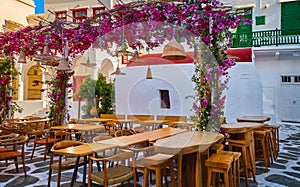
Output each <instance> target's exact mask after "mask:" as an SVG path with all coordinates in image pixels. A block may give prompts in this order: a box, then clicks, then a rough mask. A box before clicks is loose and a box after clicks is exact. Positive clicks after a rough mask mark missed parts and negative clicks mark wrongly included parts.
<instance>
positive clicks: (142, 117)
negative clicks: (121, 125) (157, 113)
mask: <svg viewBox="0 0 300 187" xmlns="http://www.w3.org/2000/svg"><path fill="white" fill-rule="evenodd" d="M127 119H133V120H135V123H141V122H143V121H147V120H154V115H140V114H136V115H127Z"/></svg>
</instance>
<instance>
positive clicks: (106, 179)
mask: <svg viewBox="0 0 300 187" xmlns="http://www.w3.org/2000/svg"><path fill="white" fill-rule="evenodd" d="M261 118H263V119H261ZM261 118H258V117H254V119H256V120H257V121H253V118H251V116H249V117H243V118H238V120H237V122H235V123H226V119H224V117H223V118H221V120H222V123H223V125H222V126H221V129H220V132H205V131H195V130H194V129H195V121H192V120H188V119H189V118H187V117H186V116H152V115H113V114H109V115H102V116H100V118H90V119H82V120H78V119H72V120H71V123H70V124H66V125H62V126H54V127H50V128H46V127H47V126H48V125H46V123H48V122H46V120H45V119H35V120H32V119H30V120H28V121H30V123H29V122H28V121H25V120H23V121H21V122H19V121H17V120H15V121H11V122H10V123H5V124H3V125H1V126H2V127H10V128H15V124H20V123H22V125H24V123H26V124H28V125H30V124H42V125H41V126H42V127H43V129H40V130H36V133H33V134H26V133H25V134H23V133H21V131H14V132H10V131H4V130H0V133H1V136H0V138H1V139H0V146H1V149H0V159H1V160H2V161H1V165H3V166H7V165H8V164H10V162H8V160H9V159H12V158H15V157H10V156H9V155H11V153H13V152H14V151H16V152H18V153H19V156H20V157H21V158H22V163H23V170H24V176H25V177H26V175H27V174H26V170H27V169H28V168H27V167H26V166H25V163H30V162H31V161H30V160H35V159H36V158H38V157H39V158H40V157H41V156H42V157H43V160H44V161H45V166H44V171H45V172H46V173H48V174H49V176H48V179H49V181H48V186H53V185H57V186H60V184H61V182H65V181H62V180H61V178H62V175H61V173H62V172H63V171H64V170H67V171H68V172H70V173H71V174H70V176H72V178H69V181H68V182H70V186H73V185H74V184H78V183H82V186H93V185H92V184H99V185H103V186H110V185H112V184H119V183H124V182H125V183H126V182H128V183H133V185H134V186H136V185H137V184H140V185H142V186H149V182H150V181H153V180H155V186H157V187H161V186H163V185H166V184H169V185H170V186H172V187H173V186H179V187H180V186H208V187H209V186H218V185H224V186H226V187H229V186H230V187H231V186H243V185H241V182H240V181H241V179H242V180H243V181H244V184H245V186H247V187H248V186H250V184H252V183H254V184H255V183H256V182H257V178H256V173H257V168H256V164H257V162H259V161H260V160H262V161H263V163H264V166H265V171H266V172H268V168H269V167H272V163H273V162H274V161H275V160H276V159H277V158H278V155H279V126H273V125H269V124H267V121H268V120H269V118H266V117H264V116H262V117H261ZM247 119H249V121H247ZM240 120H242V122H239V121H240ZM260 120H261V121H260ZM33 121H37V122H36V123H35V122H33ZM41 121H45V122H43V123H42V122H41ZM107 123H109V127H108V126H107ZM187 126H188V127H189V128H186V127H187ZM137 127H139V128H140V129H143V130H140V131H135V130H134V129H137ZM16 129H18V128H16ZM16 129H15V130H16ZM16 132H18V133H16ZM259 134H261V136H259ZM39 137H42V139H39ZM8 142H15V143H16V144H22V145H23V147H22V146H13V147H11V148H10V147H9V145H12V144H11V143H8ZM38 144H40V145H44V146H39V145H38ZM25 146H29V147H30V149H29V150H31V156H29V157H28V156H27V157H26V161H25V160H24V159H25V157H24V154H25V153H24V147H25ZM27 151H28V149H27ZM63 158H64V159H63ZM122 160H123V161H122ZM124 160H126V161H124ZM15 161H16V159H15ZM121 161H122V162H121ZM20 168H21V167H19V166H18V165H17V164H16V168H15V169H16V171H17V172H18V170H19V169H20ZM52 170H57V173H58V174H57V176H56V177H55V178H56V182H53V180H52V179H53V177H52V176H53V174H54V173H53V172H52ZM79 171H80V172H81V173H82V178H80V179H79V180H78V179H77V178H78V173H79ZM139 173H142V174H143V175H142V176H144V177H142V178H141V177H140V174H139ZM219 174H221V175H219ZM51 178H52V179H51ZM140 180H142V181H143V183H140Z"/></svg>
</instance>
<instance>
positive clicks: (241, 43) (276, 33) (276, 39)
mask: <svg viewBox="0 0 300 187" xmlns="http://www.w3.org/2000/svg"><path fill="white" fill-rule="evenodd" d="M231 37H232V40H233V44H232V46H231V47H232V48H238V47H260V46H272V45H274V46H278V45H286V44H300V29H285V30H283V29H282V30H279V29H275V30H266V31H255V32H252V33H233V34H232V35H231Z"/></svg>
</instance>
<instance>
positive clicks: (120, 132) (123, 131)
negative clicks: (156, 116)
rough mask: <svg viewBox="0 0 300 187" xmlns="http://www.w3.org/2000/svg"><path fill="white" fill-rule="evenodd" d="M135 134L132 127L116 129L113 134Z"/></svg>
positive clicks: (116, 135)
mask: <svg viewBox="0 0 300 187" xmlns="http://www.w3.org/2000/svg"><path fill="white" fill-rule="evenodd" d="M134 134H136V132H135V131H134V130H132V129H120V130H117V131H116V132H115V134H114V136H115V137H119V136H131V135H134Z"/></svg>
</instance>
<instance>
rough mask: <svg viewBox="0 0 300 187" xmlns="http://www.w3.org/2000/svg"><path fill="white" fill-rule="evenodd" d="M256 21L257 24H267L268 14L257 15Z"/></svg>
mask: <svg viewBox="0 0 300 187" xmlns="http://www.w3.org/2000/svg"><path fill="white" fill-rule="evenodd" d="M255 23H256V25H265V24H266V16H256V17H255Z"/></svg>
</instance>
